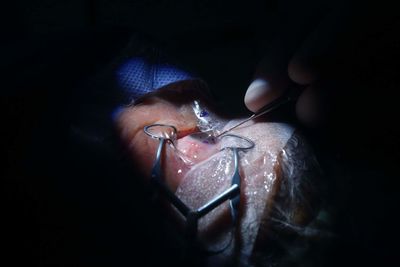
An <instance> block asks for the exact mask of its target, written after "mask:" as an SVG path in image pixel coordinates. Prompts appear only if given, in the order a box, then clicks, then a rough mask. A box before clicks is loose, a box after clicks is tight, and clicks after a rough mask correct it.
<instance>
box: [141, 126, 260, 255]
mask: <svg viewBox="0 0 400 267" xmlns="http://www.w3.org/2000/svg"><path fill="white" fill-rule="evenodd" d="M157 129H158V130H157ZM144 132H145V133H146V134H147V135H148V136H150V137H152V138H154V139H158V140H159V145H158V147H157V152H156V158H155V160H154V164H153V168H152V171H151V182H152V183H153V184H154V185H155V187H156V189H158V190H159V192H160V193H161V194H163V195H164V196H165V197H166V198H167V199H168V200H169V201H170V202H171V204H172V205H173V206H174V207H175V208H176V209H177V210H178V211H179V212H180V213H181V214H182V215H183V216H184V217H185V218H186V234H187V238H188V239H189V240H193V239H196V237H197V231H198V229H197V228H198V221H199V219H200V218H202V217H203V216H205V215H206V214H208V213H209V212H210V211H212V210H213V209H215V208H216V207H218V206H219V205H221V204H222V203H224V202H225V201H226V200H229V207H230V214H231V218H232V226H233V227H235V225H236V223H237V220H238V214H239V204H240V187H241V177H240V173H239V153H238V152H239V151H240V150H248V149H252V148H253V147H254V146H255V144H254V142H253V141H251V140H250V139H248V138H246V137H243V136H238V135H233V134H226V135H224V136H222V137H221V139H222V138H228V137H230V138H236V139H239V140H241V141H244V142H245V143H246V145H242V146H226V147H223V148H222V149H221V151H222V150H226V149H229V150H232V152H233V157H234V160H233V162H234V173H233V176H232V178H231V186H230V187H229V188H228V189H226V190H225V191H223V192H222V193H221V194H219V195H218V196H216V197H215V198H213V199H212V200H210V201H209V202H207V203H206V204H204V205H203V206H201V207H200V208H198V209H195V210H192V209H191V208H189V207H188V206H187V205H186V204H185V203H184V202H183V201H182V200H181V199H179V198H178V197H177V196H176V195H175V194H174V193H173V192H172V191H171V190H170V189H169V188H168V186H167V185H166V183H165V181H164V177H163V173H162V168H161V167H162V166H161V161H162V152H163V150H164V147H165V144H166V143H170V144H172V145H173V142H174V141H175V140H176V137H177V129H176V128H175V127H174V126H172V125H166V124H152V125H148V126H146V127H144ZM233 236H234V234H233V232H232V233H231V238H230V240H229V242H228V243H227V244H226V245H224V246H223V248H222V249H218V250H217V251H206V252H208V253H212V254H216V253H220V252H222V251H223V250H225V249H226V248H227V247H228V246H229V245H230V244H231V242H232V240H233Z"/></svg>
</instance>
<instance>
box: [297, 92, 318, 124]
mask: <svg viewBox="0 0 400 267" xmlns="http://www.w3.org/2000/svg"><path fill="white" fill-rule="evenodd" d="M296 114H297V117H298V119H299V121H300V122H302V123H303V124H305V125H306V126H309V127H317V126H318V125H321V123H322V122H323V119H324V118H325V112H324V109H323V103H322V97H321V95H320V93H319V90H318V89H317V88H316V87H314V86H309V87H307V88H306V89H305V90H304V91H303V93H302V94H301V95H300V97H299V99H298V100H297V103H296Z"/></svg>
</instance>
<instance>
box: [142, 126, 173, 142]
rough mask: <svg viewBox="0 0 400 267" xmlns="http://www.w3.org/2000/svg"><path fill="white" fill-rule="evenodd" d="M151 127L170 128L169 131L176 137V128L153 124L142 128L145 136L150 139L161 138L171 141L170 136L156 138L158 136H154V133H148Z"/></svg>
mask: <svg viewBox="0 0 400 267" xmlns="http://www.w3.org/2000/svg"><path fill="white" fill-rule="evenodd" d="M153 127H168V128H170V129H172V133H173V134H174V135H175V137H176V136H177V135H178V130H177V129H176V127H175V126H173V125H169V124H162V123H155V124H150V125H147V126H145V127H144V128H143V131H144V132H145V134H147V135H148V136H150V137H151V138H154V139H158V140H160V139H161V138H164V139H167V140H171V141H172V138H171V137H172V136H171V137H168V136H158V135H156V134H154V133H152V132H151V131H150V129H151V128H153Z"/></svg>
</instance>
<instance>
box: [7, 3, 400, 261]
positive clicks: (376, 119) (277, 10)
mask: <svg viewBox="0 0 400 267" xmlns="http://www.w3.org/2000/svg"><path fill="white" fill-rule="evenodd" d="M216 2H217V1H183V0H182V1H179V0H177V1H161V0H160V1H155V0H154V1H153V0H151V1H128V0H119V1H105V0H101V1H78V0H73V1H49V0H45V1H14V2H12V3H9V4H6V5H3V4H2V7H1V17H2V21H1V27H2V30H3V33H2V37H3V38H2V40H3V41H2V43H1V54H2V57H1V58H2V60H1V63H0V66H1V72H2V76H3V78H2V86H1V92H2V94H1V110H2V112H1V114H2V120H3V123H2V125H3V127H2V128H3V130H2V138H1V145H2V147H4V149H2V150H3V151H4V153H5V155H6V157H5V159H4V160H3V162H4V163H5V164H4V167H3V168H2V171H1V173H2V174H1V176H2V183H3V186H2V197H4V201H2V204H3V205H4V207H3V208H2V210H1V211H2V212H1V218H2V219H1V220H2V222H3V227H2V231H1V242H2V243H3V245H4V246H5V247H6V249H5V250H2V252H3V253H4V257H1V261H4V263H6V262H7V264H3V265H4V266H11V265H18V264H26V265H28V266H36V265H39V266H47V265H56V266H70V265H75V266H120V265H135V264H137V263H138V262H140V261H143V260H144V261H146V262H147V265H157V264H158V263H159V262H160V259H163V263H164V264H172V263H174V252H173V251H171V249H170V246H169V245H168V244H166V242H165V240H164V239H163V238H164V237H163V233H162V229H160V228H159V227H158V225H157V223H156V222H157V220H158V219H159V218H158V217H157V216H159V215H158V214H157V213H156V212H153V210H151V209H150V208H151V206H149V205H148V204H146V201H145V200H146V195H147V193H148V192H147V191H146V190H145V189H143V185H142V184H140V183H139V182H137V179H135V173H134V170H132V169H131V168H130V167H129V166H127V165H128V164H127V163H126V162H125V161H124V160H121V157H120V156H119V155H118V153H115V152H114V151H112V152H111V149H110V147H112V146H113V144H112V143H111V144H109V143H107V145H104V142H97V141H96V139H93V138H89V141H88V140H86V139H85V135H82V134H79V133H80V131H81V128H84V127H85V120H84V119H82V118H80V114H82V113H83V112H84V111H85V110H87V109H92V113H96V112H95V111H93V109H94V110H95V109H96V105H94V106H93V107H91V106H90V107H87V105H88V103H90V94H88V93H87V92H86V91H85V90H86V89H85V88H87V87H88V86H87V81H88V80H90V78H91V77H98V76H96V75H99V73H100V76H101V73H102V71H104V68H106V66H108V64H109V63H110V62H112V60H113V59H114V58H115V57H116V56H119V55H120V53H121V50H122V49H123V48H124V47H125V46H126V44H127V43H128V41H129V39H130V38H131V36H132V35H133V34H138V33H140V34H141V35H145V36H147V37H148V38H149V39H152V40H154V42H155V43H158V44H160V46H163V47H165V48H166V50H168V51H170V53H171V54H172V55H173V56H175V57H176V58H177V59H178V60H179V61H180V62H182V64H184V65H187V66H188V68H189V69H191V70H194V71H195V72H196V73H198V74H199V75H200V76H202V77H203V78H204V79H205V80H206V81H207V82H208V83H209V85H210V87H211V89H212V90H213V92H214V94H215V96H216V98H217V100H218V101H219V102H220V103H221V105H222V106H223V107H224V108H225V109H227V110H228V111H230V112H232V113H238V114H239V113H243V112H246V110H245V108H244V105H243V103H242V99H243V95H244V92H245V88H246V86H247V85H248V83H249V82H250V81H251V78H252V74H253V70H254V68H255V66H256V63H257V61H258V60H259V58H260V57H261V55H262V54H263V49H264V44H265V43H268V41H270V40H272V39H274V37H276V36H277V35H278V34H279V32H280V31H285V30H287V29H288V27H289V28H290V25H291V23H296V19H297V18H298V17H301V14H302V12H308V11H309V10H312V11H313V12H314V13H315V14H316V21H315V24H317V18H318V17H319V15H320V14H322V13H323V12H324V11H326V9H327V7H326V6H324V5H323V4H318V5H317V4H316V3H317V2H319V1H315V2H313V1H307V2H301V1H299V2H301V3H297V2H296V1H256V0H254V1H246V2H241V3H233V2H231V1H218V3H216ZM365 4H366V3H363V5H365ZM354 7H358V6H357V4H355V3H354ZM359 7H360V8H359V9H358V8H356V10H360V9H362V8H361V7H362V6H361V5H360V6H359ZM367 10H368V11H369V12H370V13H368V12H367V13H366V14H367V15H366V16H367V17H368V14H374V16H371V20H370V22H371V25H375V27H374V29H373V30H371V33H370V34H368V31H366V32H367V33H366V34H364V35H362V34H361V35H362V38H361V39H362V42H360V40H358V42H355V43H356V44H357V46H352V45H353V43H351V42H350V41H349V47H352V49H353V50H352V49H350V50H349V51H347V53H345V55H344V57H345V56H348V57H351V56H354V53H353V52H355V51H357V52H358V53H357V56H354V58H352V59H351V60H350V59H349V62H351V63H349V65H350V66H351V68H350V67H349V68H348V69H349V70H351V72H353V73H354V77H355V78H354V79H351V80H350V82H349V83H348V84H350V85H348V84H347V85H343V87H344V88H345V89H343V90H338V91H339V92H340V93H337V94H333V96H332V99H333V101H332V102H333V103H335V105H333V106H334V108H333V112H331V113H330V116H329V117H328V118H327V120H326V123H325V124H324V125H323V126H322V127H320V128H318V129H312V130H310V129H307V128H304V129H303V131H304V132H305V133H306V135H307V137H308V139H309V140H310V142H311V143H312V144H313V145H314V146H315V148H316V151H317V154H318V156H319V158H320V160H321V163H322V165H323V167H324V169H325V172H326V173H327V177H328V180H329V182H328V184H329V185H330V196H329V198H330V200H329V202H330V205H332V206H333V207H334V210H335V212H336V213H335V217H334V231H335V232H336V233H337V235H338V236H339V238H338V239H337V240H336V241H335V242H334V244H333V246H332V247H331V248H330V251H329V253H328V254H327V255H325V256H324V257H326V258H325V260H324V261H323V262H324V265H326V266H334V265H340V266H343V265H344V266H347V265H349V266H359V265H363V266H370V265H371V266H372V265H380V266H393V265H396V263H397V264H399V260H398V255H397V249H398V245H397V243H398V239H399V235H398V232H399V231H398V227H399V222H398V219H397V217H398V216H397V211H398V198H399V197H398V188H397V184H398V183H397V178H398V174H397V165H398V151H399V140H398V138H399V135H398V133H399V132H398V130H397V128H398V127H397V123H398V116H397V114H398V112H397V107H398V105H399V103H398V100H397V98H396V96H397V94H396V91H397V90H398V88H399V82H398V72H399V68H398V63H397V62H399V59H400V57H399V51H400V45H399V42H400V41H399V40H400V39H399V32H398V28H399V27H398V26H399V25H400V24H399V19H398V17H396V15H393V10H395V9H393V8H391V7H389V6H386V5H385V4H384V3H373V4H371V6H370V7H369V8H367ZM371 11H374V12H371ZM375 11H376V12H375ZM394 13H395V12H394ZM354 20H356V17H354ZM382 21H385V23H381V22H382ZM360 43H362V44H364V45H363V46H360ZM354 62H356V63H354ZM345 69H346V68H345ZM335 82H336V85H337V84H339V86H340V85H341V84H340V82H342V80H340V79H337V80H336V81H335ZM353 85H356V86H355V87H356V88H355V89H354V90H352V88H351V87H352V86H353ZM92 87H93V85H92ZM105 87H106V86H105ZM349 88H350V89H349ZM227 92H229V93H228V94H227ZM343 92H345V97H343V96H344V94H343ZM88 95H89V96H88ZM335 101H336V102H335ZM89 105H90V104H89ZM229 107H235V108H233V109H232V108H229ZM100 113H101V112H100ZM82 116H83V115H82ZM96 118H97V117H96ZM91 123H92V122H91ZM74 125H78V126H79V127H77V128H74V127H75V126H74ZM71 131H72V132H78V134H77V136H78V138H76V137H73V138H71ZM73 136H75V135H73ZM99 143H100V144H99ZM158 234H159V235H160V236H161V237H158Z"/></svg>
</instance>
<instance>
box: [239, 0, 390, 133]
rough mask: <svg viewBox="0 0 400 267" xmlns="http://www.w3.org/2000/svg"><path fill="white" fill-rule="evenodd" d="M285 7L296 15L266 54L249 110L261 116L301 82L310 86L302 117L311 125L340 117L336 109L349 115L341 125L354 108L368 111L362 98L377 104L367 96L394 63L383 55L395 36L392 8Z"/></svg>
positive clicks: (287, 15) (299, 106)
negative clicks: (382, 72)
mask: <svg viewBox="0 0 400 267" xmlns="http://www.w3.org/2000/svg"><path fill="white" fill-rule="evenodd" d="M310 1H311V2H313V1H312V0H308V1H307V2H310ZM285 2H287V3H286V4H287V5H286V6H291V7H292V8H291V11H288V10H285V12H283V13H282V14H281V15H282V19H281V20H282V21H281V22H278V25H280V26H277V27H278V34H277V37H276V38H275V39H274V40H273V41H271V42H268V44H267V47H266V49H264V51H265V52H264V53H265V57H264V58H263V60H262V61H261V63H260V64H259V66H258V68H257V70H256V73H255V78H254V80H253V82H252V83H251V84H250V86H249V87H248V89H247V92H246V95H245V98H244V102H245V105H246V106H247V108H248V109H249V110H251V111H253V112H255V111H257V110H258V109H260V108H261V107H262V106H264V105H265V104H267V103H269V102H271V101H272V100H274V99H275V98H277V97H278V96H279V95H281V94H282V93H283V91H285V90H286V89H287V88H288V87H290V86H293V83H295V84H298V85H302V86H304V90H303V92H302V94H301V95H300V97H299V99H298V101H297V103H296V114H297V117H298V119H299V120H300V121H301V122H303V123H304V124H306V125H307V126H319V125H320V124H321V123H322V122H325V121H326V118H327V117H329V116H328V115H332V112H336V111H332V108H336V109H340V110H341V112H343V113H341V112H340V113H338V112H336V113H335V114H334V116H335V118H336V119H338V120H340V121H342V120H343V119H346V118H343V117H346V116H347V113H351V112H352V111H351V110H349V109H352V108H353V105H354V103H356V105H361V106H362V107H363V109H367V107H368V105H365V106H364V104H366V103H360V102H361V101H359V100H360V98H359V95H360V94H361V95H362V97H361V99H364V97H365V98H366V99H368V100H374V99H376V96H375V95H374V94H371V95H369V96H367V93H366V92H365V91H366V89H367V88H371V89H373V90H375V88H374V85H373V83H375V81H372V79H374V78H375V77H377V76H378V73H377V72H375V73H371V72H372V70H373V69H376V68H377V65H378V64H379V65H387V63H388V62H387V59H385V58H383V57H382V56H381V54H382V53H385V49H386V47H387V46H388V44H387V43H385V42H387V40H389V42H390V39H393V34H394V32H391V30H390V28H393V25H394V24H393V19H392V18H391V15H390V13H391V12H390V8H386V7H385V9H386V10H380V9H382V8H381V7H380V6H372V5H370V6H368V4H367V3H363V4H362V5H357V4H356V3H352V4H349V3H344V4H338V3H335V6H327V3H321V2H319V1H314V2H315V3H314V5H305V4H304V3H303V2H301V3H296V1H285ZM323 2H326V1H323ZM305 7H307V9H306V8H305ZM310 7H313V8H310ZM382 36H383V37H382ZM385 38H386V41H385ZM382 40H383V42H382ZM384 79H386V78H384ZM386 80H387V79H386ZM361 88H363V89H362V90H360V91H359V90H357V89H361ZM357 91H358V92H357ZM366 102H367V101H366ZM346 108H347V111H344V109H346ZM339 114H340V115H339ZM343 115H344V116H343ZM340 117H341V118H340Z"/></svg>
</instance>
